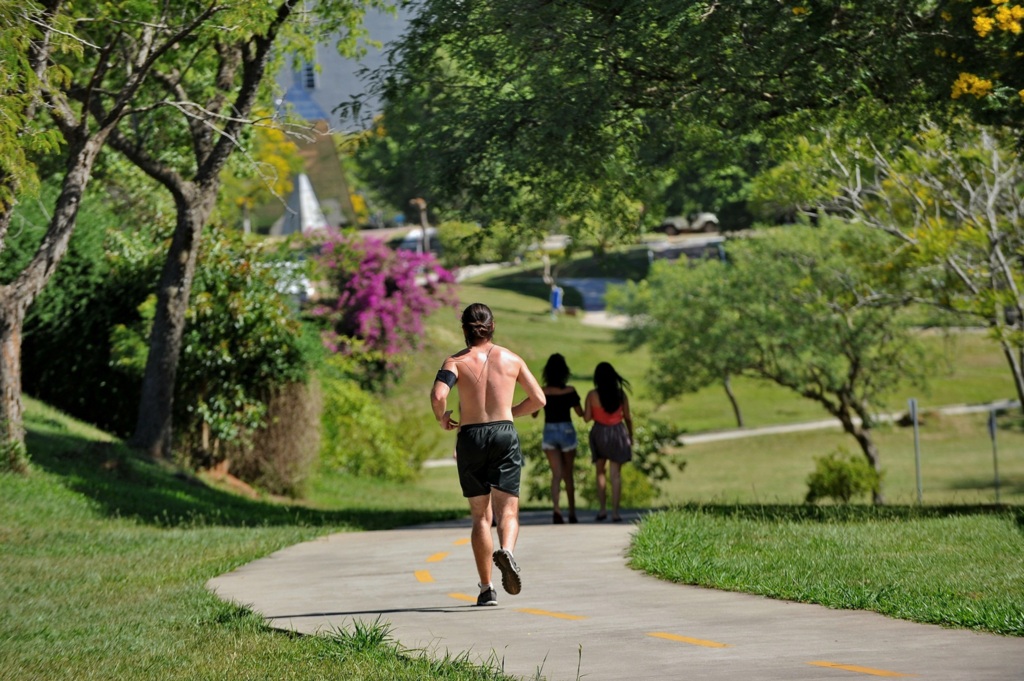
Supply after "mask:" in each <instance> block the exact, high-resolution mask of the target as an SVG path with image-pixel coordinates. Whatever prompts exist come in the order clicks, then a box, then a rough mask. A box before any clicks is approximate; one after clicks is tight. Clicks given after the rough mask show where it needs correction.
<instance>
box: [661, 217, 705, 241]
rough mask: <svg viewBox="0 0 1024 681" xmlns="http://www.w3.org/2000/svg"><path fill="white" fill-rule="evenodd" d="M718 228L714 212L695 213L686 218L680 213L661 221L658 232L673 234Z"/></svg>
mask: <svg viewBox="0 0 1024 681" xmlns="http://www.w3.org/2000/svg"><path fill="white" fill-rule="evenodd" d="M717 229H718V216H717V215H715V214H714V213H696V214H694V215H692V216H691V217H690V219H687V218H686V217H684V216H682V215H673V216H671V217H667V218H665V219H664V220H662V221H661V224H660V225H659V226H658V231H659V232H665V234H668V235H669V236H675V235H676V234H681V233H683V232H713V231H716V230H717Z"/></svg>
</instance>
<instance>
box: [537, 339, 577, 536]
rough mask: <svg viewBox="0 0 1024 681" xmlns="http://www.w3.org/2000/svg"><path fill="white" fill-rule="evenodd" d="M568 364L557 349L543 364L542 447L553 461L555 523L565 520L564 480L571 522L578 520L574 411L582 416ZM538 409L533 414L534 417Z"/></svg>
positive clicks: (552, 484) (552, 494)
mask: <svg viewBox="0 0 1024 681" xmlns="http://www.w3.org/2000/svg"><path fill="white" fill-rule="evenodd" d="M569 375H570V372H569V365H567V364H566V363H565V358H564V357H562V356H561V355H560V354H558V353H557V352H556V353H555V354H553V355H551V357H549V358H548V362H547V364H545V365H544V374H543V376H544V381H543V383H544V386H543V387H544V395H545V396H547V404H545V405H544V439H543V440H542V442H541V448H542V449H543V450H544V454H545V455H546V456H547V457H548V463H549V464H551V503H552V506H553V507H554V514H553V515H552V519H553V521H554V523H555V524H556V525H561V524H562V523H564V522H565V521H564V520H563V519H562V513H561V511H560V510H559V497H560V496H561V483H562V481H563V480H564V481H565V496H566V497H567V499H568V501H569V522H570V523H575V522H577V520H576V488H575V485H574V484H573V473H574V471H573V469H574V467H575V462H576V445H577V441H576V428H575V427H574V426H573V425H572V411H573V410H575V411H576V414H577V415H578V416H583V406H582V405H581V404H580V396H579V393H577V392H576V388H574V387H573V386H571V385H566V382H567V381H568V380H569ZM539 413H540V412H539V411H536V412H534V413H533V415H534V416H536V415H537V414H539Z"/></svg>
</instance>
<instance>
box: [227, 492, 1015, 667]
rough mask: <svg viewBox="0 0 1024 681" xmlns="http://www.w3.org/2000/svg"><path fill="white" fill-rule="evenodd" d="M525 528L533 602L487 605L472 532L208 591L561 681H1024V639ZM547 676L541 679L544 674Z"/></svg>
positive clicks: (418, 532) (309, 621) (609, 542)
mask: <svg viewBox="0 0 1024 681" xmlns="http://www.w3.org/2000/svg"><path fill="white" fill-rule="evenodd" d="M593 518H594V515H593V512H590V513H587V514H583V515H581V522H580V524H577V525H568V524H566V525H552V524H551V515H550V513H547V512H544V513H541V512H530V513H524V514H523V516H522V529H521V532H520V536H519V542H518V545H517V547H516V552H515V553H516V559H517V561H518V562H519V565H520V566H521V568H522V579H523V590H522V593H521V594H519V595H518V596H509V595H508V594H506V593H504V591H503V590H502V589H501V586H500V582H501V579H500V574H499V573H498V572H497V570H495V577H494V582H495V584H496V588H497V591H498V606H497V607H476V606H475V600H476V594H477V588H476V572H475V568H474V567H473V557H472V550H471V548H470V546H469V529H470V523H469V520H468V519H466V520H459V521H453V522H449V523H439V524H433V525H426V526H419V527H414V528H408V529H399V530H390V531H382V532H353V533H340V534H334V535H330V536H327V537H323V538H321V539H317V540H315V541H311V542H307V543H303V544H299V545H296V546H292V547H289V548H286V549H283V550H281V551H278V552H276V553H274V554H272V555H270V556H267V557H266V558H263V559H260V560H257V561H255V562H252V563H249V564H248V565H244V566H242V567H240V568H238V569H237V570H234V571H233V572H230V573H228V574H225V575H221V576H219V577H216V578H214V579H212V580H210V582H209V584H208V586H209V588H210V589H212V590H213V591H214V592H216V593H217V594H218V595H219V596H220V597H221V598H224V599H226V600H229V601H233V602H236V603H238V604H241V605H245V606H248V607H250V608H252V609H253V610H254V611H255V612H257V613H259V614H261V615H262V616H263V617H265V618H266V619H267V620H268V622H269V624H270V625H271V626H273V627H275V628H279V629H283V630H293V631H297V632H301V633H306V634H325V633H329V632H331V631H333V630H337V629H350V628H351V625H352V623H353V622H355V621H362V622H364V623H373V622H375V621H378V620H379V621H380V622H381V623H388V624H389V626H390V629H391V635H392V637H393V638H394V640H396V641H397V642H399V643H400V644H401V645H402V646H404V647H405V648H407V649H411V650H414V651H420V650H422V651H426V652H427V653H429V654H431V655H433V656H435V657H443V656H445V655H446V654H449V653H450V654H451V655H452V656H457V655H461V654H463V653H468V655H469V659H470V660H471V661H474V662H487V661H490V662H492V663H494V664H497V665H499V666H500V667H501V668H503V669H504V671H505V672H506V673H507V674H510V675H514V676H519V677H523V678H526V679H534V678H544V679H548V680H551V681H566V680H573V679H585V680H586V681H622V680H626V679H629V680H632V679H639V680H643V681H656V680H660V679H666V680H667V679H722V680H730V681H733V680H735V681H739V680H743V681H748V680H751V679H754V680H758V681H772V680H776V679H777V680H779V681H782V680H786V681H792V680H800V679H820V680H823V681H826V680H831V679H835V680H837V681H842V680H844V679H849V680H852V681H856V679H870V678H878V677H889V678H896V677H905V678H915V677H916V678H921V679H932V680H936V681H938V680H948V681H986V680H991V681H1021V679H1024V639H1021V638H1007V637H1001V636H995V635H991V634H980V633H975V632H970V631H963V630H952V629H943V628H941V627H938V626H932V625H923V624H914V623H910V622H904V621H900V620H895V619H890V618H887V617H884V616H882V615H878V614H875V613H870V612H862V611H844V610H830V609H828V608H824V607H821V606H815V605H807V604H800V603H790V602H786V601H777V600H770V599H767V598H762V597H759V596H751V595H747V594H738V593H728V592H724V591H717V590H713V589H702V588H697V587H690V586H683V585H678V584H672V583H669V582H663V581H660V580H658V579H655V578H653V577H649V576H647V575H644V574H642V573H640V572H637V571H634V570H632V569H630V568H629V567H628V566H627V565H626V559H625V551H626V548H627V546H628V544H629V539H630V534H631V532H632V530H633V523H634V522H635V521H636V520H637V519H638V518H639V514H637V513H633V514H627V515H626V522H624V523H609V522H604V523H595V522H594V521H593ZM538 674H539V675H540V676H539V677H538Z"/></svg>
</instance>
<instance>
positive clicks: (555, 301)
mask: <svg viewBox="0 0 1024 681" xmlns="http://www.w3.org/2000/svg"><path fill="white" fill-rule="evenodd" d="M563 294H564V291H562V287H561V286H559V285H557V284H551V316H552V317H554V316H555V315H557V314H558V313H559V312H561V311H562V297H563Z"/></svg>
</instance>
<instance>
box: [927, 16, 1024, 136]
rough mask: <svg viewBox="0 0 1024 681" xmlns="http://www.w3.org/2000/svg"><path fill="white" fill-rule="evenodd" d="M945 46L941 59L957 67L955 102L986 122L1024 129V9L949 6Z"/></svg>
mask: <svg viewBox="0 0 1024 681" xmlns="http://www.w3.org/2000/svg"><path fill="white" fill-rule="evenodd" d="M944 7H945V9H943V10H941V11H940V13H939V15H940V18H941V22H942V25H943V27H944V31H943V32H942V33H941V35H943V36H944V42H943V45H942V46H941V47H938V48H936V50H935V54H936V56H938V57H940V58H941V59H944V60H945V63H946V64H947V65H948V66H950V67H952V69H953V73H955V74H956V75H955V77H954V78H953V79H952V84H951V85H950V89H949V97H950V98H951V99H953V100H956V103H957V104H958V105H960V106H965V107H967V108H968V109H969V110H971V111H972V113H974V114H975V116H976V117H977V118H978V119H979V120H980V121H982V122H986V123H998V124H1005V125H1012V126H1014V127H1020V126H1021V125H1022V124H1024V35H1022V28H1024V3H1021V2H1014V1H1013V0H971V1H970V2H967V1H964V0H948V1H947V2H946V3H945V5H944Z"/></svg>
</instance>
